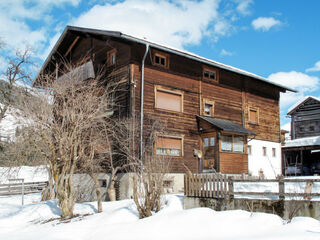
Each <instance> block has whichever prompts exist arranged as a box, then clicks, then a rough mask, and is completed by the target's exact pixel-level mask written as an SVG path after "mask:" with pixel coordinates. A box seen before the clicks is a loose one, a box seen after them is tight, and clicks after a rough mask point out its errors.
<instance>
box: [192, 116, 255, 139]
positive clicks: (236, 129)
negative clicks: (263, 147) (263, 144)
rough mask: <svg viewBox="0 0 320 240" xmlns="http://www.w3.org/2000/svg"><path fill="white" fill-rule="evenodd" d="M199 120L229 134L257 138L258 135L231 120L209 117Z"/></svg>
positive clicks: (202, 117) (201, 117)
mask: <svg viewBox="0 0 320 240" xmlns="http://www.w3.org/2000/svg"><path fill="white" fill-rule="evenodd" d="M197 117H198V118H199V119H202V120H204V121H206V122H208V123H210V124H211V125H213V126H214V127H215V128H218V129H219V130H223V131H227V132H233V133H241V134H245V135H250V136H256V135H257V134H256V133H254V132H253V131H251V130H249V129H246V128H244V127H242V126H241V125H239V124H236V123H234V122H231V121H229V120H225V119H221V118H214V117H209V116H197Z"/></svg>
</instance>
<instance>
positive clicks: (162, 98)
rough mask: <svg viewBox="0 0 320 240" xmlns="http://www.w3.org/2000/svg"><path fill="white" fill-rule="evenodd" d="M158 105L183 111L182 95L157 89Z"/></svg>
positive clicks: (158, 106)
mask: <svg viewBox="0 0 320 240" xmlns="http://www.w3.org/2000/svg"><path fill="white" fill-rule="evenodd" d="M156 107H157V108H162V109H167V110H171V111H176V112H181V111H182V108H181V95H180V94H174V93H169V92H165V91H161V90H157V99H156Z"/></svg>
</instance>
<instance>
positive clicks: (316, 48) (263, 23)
mask: <svg viewBox="0 0 320 240" xmlns="http://www.w3.org/2000/svg"><path fill="white" fill-rule="evenodd" d="M307 3H308V4H306V2H305V1H302V0H281V1H279V0H267V1H262V0H158V1H156V0H121V1H117V0H1V1H0V39H1V41H2V42H5V43H6V45H5V46H6V49H4V50H2V52H1V54H0V69H1V68H2V69H3V66H4V63H5V56H6V55H8V54H10V52H13V51H12V49H16V48H23V47H24V46H26V45H28V46H30V47H31V48H32V49H33V51H34V53H35V55H36V57H37V62H38V63H39V65H41V64H42V62H43V61H44V59H45V57H46V56H47V55H48V53H49V52H50V50H51V48H52V46H53V45H54V44H55V42H56V41H57V39H58V37H59V36H60V34H61V33H62V31H63V29H64V28H65V26H66V25H76V26H82V27H91V28H98V29H106V30H117V31H122V32H125V33H127V34H131V35H134V36H138V37H144V38H147V39H149V40H151V41H156V42H159V43H162V44H166V45H170V46H173V47H176V48H180V49H185V50H188V51H191V52H194V53H196V54H198V55H201V56H204V57H207V58H210V59H213V60H216V61H220V62H222V63H225V64H230V65H232V66H235V67H238V68H241V69H244V70H247V71H250V72H253V73H256V74H258V75H261V76H263V77H266V78H269V79H270V80H272V81H275V82H278V83H281V84H283V85H285V86H288V87H291V88H295V89H297V90H298V91H299V92H298V93H295V94H294V93H287V94H283V95H282V96H281V103H280V105H281V124H282V126H285V125H286V124H287V123H288V122H289V119H288V118H285V115H286V112H287V110H288V108H289V107H290V106H291V105H292V104H294V103H295V102H297V101H298V100H300V99H303V98H304V97H305V96H308V95H312V96H316V97H320V88H319V86H320V83H319V80H320V41H319V39H320V14H319V10H320V1H319V0H308V1H307Z"/></svg>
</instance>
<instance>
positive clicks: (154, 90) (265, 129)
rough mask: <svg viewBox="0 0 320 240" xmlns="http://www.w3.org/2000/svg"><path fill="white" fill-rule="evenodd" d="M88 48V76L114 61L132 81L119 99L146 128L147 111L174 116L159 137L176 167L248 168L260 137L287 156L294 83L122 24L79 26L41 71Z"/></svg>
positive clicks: (125, 81) (159, 146) (117, 72)
mask: <svg viewBox="0 0 320 240" xmlns="http://www.w3.org/2000/svg"><path fill="white" fill-rule="evenodd" d="M86 56H88V58H87V63H85V64H87V65H86V66H84V65H83V66H82V68H85V69H91V70H88V71H85V72H86V73H85V74H86V75H85V76H84V79H85V78H87V77H88V75H90V74H91V75H90V76H93V75H94V74H95V71H96V70H97V69H99V68H100V67H102V66H104V67H107V68H110V69H112V71H110V74H111V75H112V76H113V77H119V79H121V84H122V86H124V87H123V89H126V94H125V97H123V98H121V99H120V100H119V102H118V103H117V105H118V106H120V107H119V109H120V108H121V109H120V112H121V114H123V115H126V116H128V115H133V114H136V115H138V116H139V117H140V120H141V130H142V132H143V131H144V130H145V129H146V128H148V126H147V123H146V121H145V120H144V118H143V116H145V115H152V116H155V117H157V118H160V119H163V120H165V121H166V122H167V129H166V130H167V134H165V135H163V136H159V137H158V139H157V141H156V146H155V151H156V153H157V154H160V155H168V156H170V157H172V164H173V168H172V171H173V172H175V173H181V172H185V168H184V166H183V164H182V163H184V164H185V165H186V166H187V167H188V168H189V169H190V170H191V171H193V172H204V171H213V170H215V171H218V172H223V173H248V170H249V168H250V166H248V159H249V160H250V156H251V155H252V153H253V152H254V149H255V146H254V144H252V143H253V142H254V141H260V142H261V144H264V143H265V142H267V143H268V144H270V143H272V144H274V145H275V146H276V147H277V151H279V153H278V154H277V160H278V161H279V163H280V162H281V161H280V155H281V154H280V142H281V139H280V136H281V135H280V116H279V115H280V111H279V94H280V92H286V91H287V90H290V91H294V90H291V89H288V88H287V87H285V86H281V85H279V84H275V83H272V82H270V81H268V80H267V79H265V78H263V77H260V76H257V75H255V74H252V73H249V72H246V71H244V70H240V69H237V68H234V67H232V66H228V65H225V64H222V63H219V62H216V61H212V60H209V59H205V58H203V57H200V56H197V55H194V54H192V53H188V52H184V51H180V50H176V49H173V48H170V47H166V46H163V45H159V44H156V43H152V42H149V41H147V40H145V39H139V38H136V37H132V36H129V35H126V34H123V33H121V32H116V31H104V30H96V29H87V28H80V27H72V26H67V27H66V29H65V30H64V32H63V33H62V35H61V37H60V38H59V40H58V42H57V43H56V45H55V46H54V48H53V50H52V51H51V53H50V54H49V56H48V58H47V59H46V61H45V63H44V64H43V66H42V69H41V71H40V73H39V74H43V73H52V72H54V71H56V70H57V69H59V66H60V63H61V61H62V59H64V61H65V60H67V61H71V62H77V61H79V59H83V58H84V57H86ZM142 135H143V134H142ZM252 139H254V140H252ZM248 143H251V145H250V144H248ZM248 145H249V146H250V147H249V150H248ZM259 148H260V147H259ZM262 150H263V149H262V148H261V149H260V150H256V151H257V152H261V154H262ZM270 150H271V148H270ZM248 151H249V152H248ZM268 151H269V150H268ZM252 161H256V162H258V161H260V160H259V158H256V159H253V160H252Z"/></svg>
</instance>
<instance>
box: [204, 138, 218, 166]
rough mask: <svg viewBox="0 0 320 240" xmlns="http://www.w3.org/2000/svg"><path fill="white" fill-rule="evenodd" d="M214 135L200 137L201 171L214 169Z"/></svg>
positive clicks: (215, 146) (215, 151) (215, 154)
mask: <svg viewBox="0 0 320 240" xmlns="http://www.w3.org/2000/svg"><path fill="white" fill-rule="evenodd" d="M216 140H217V138H216V133H211V134H206V135H204V136H202V151H203V157H202V170H209V169H214V168H215V164H216V156H217V142H216Z"/></svg>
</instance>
